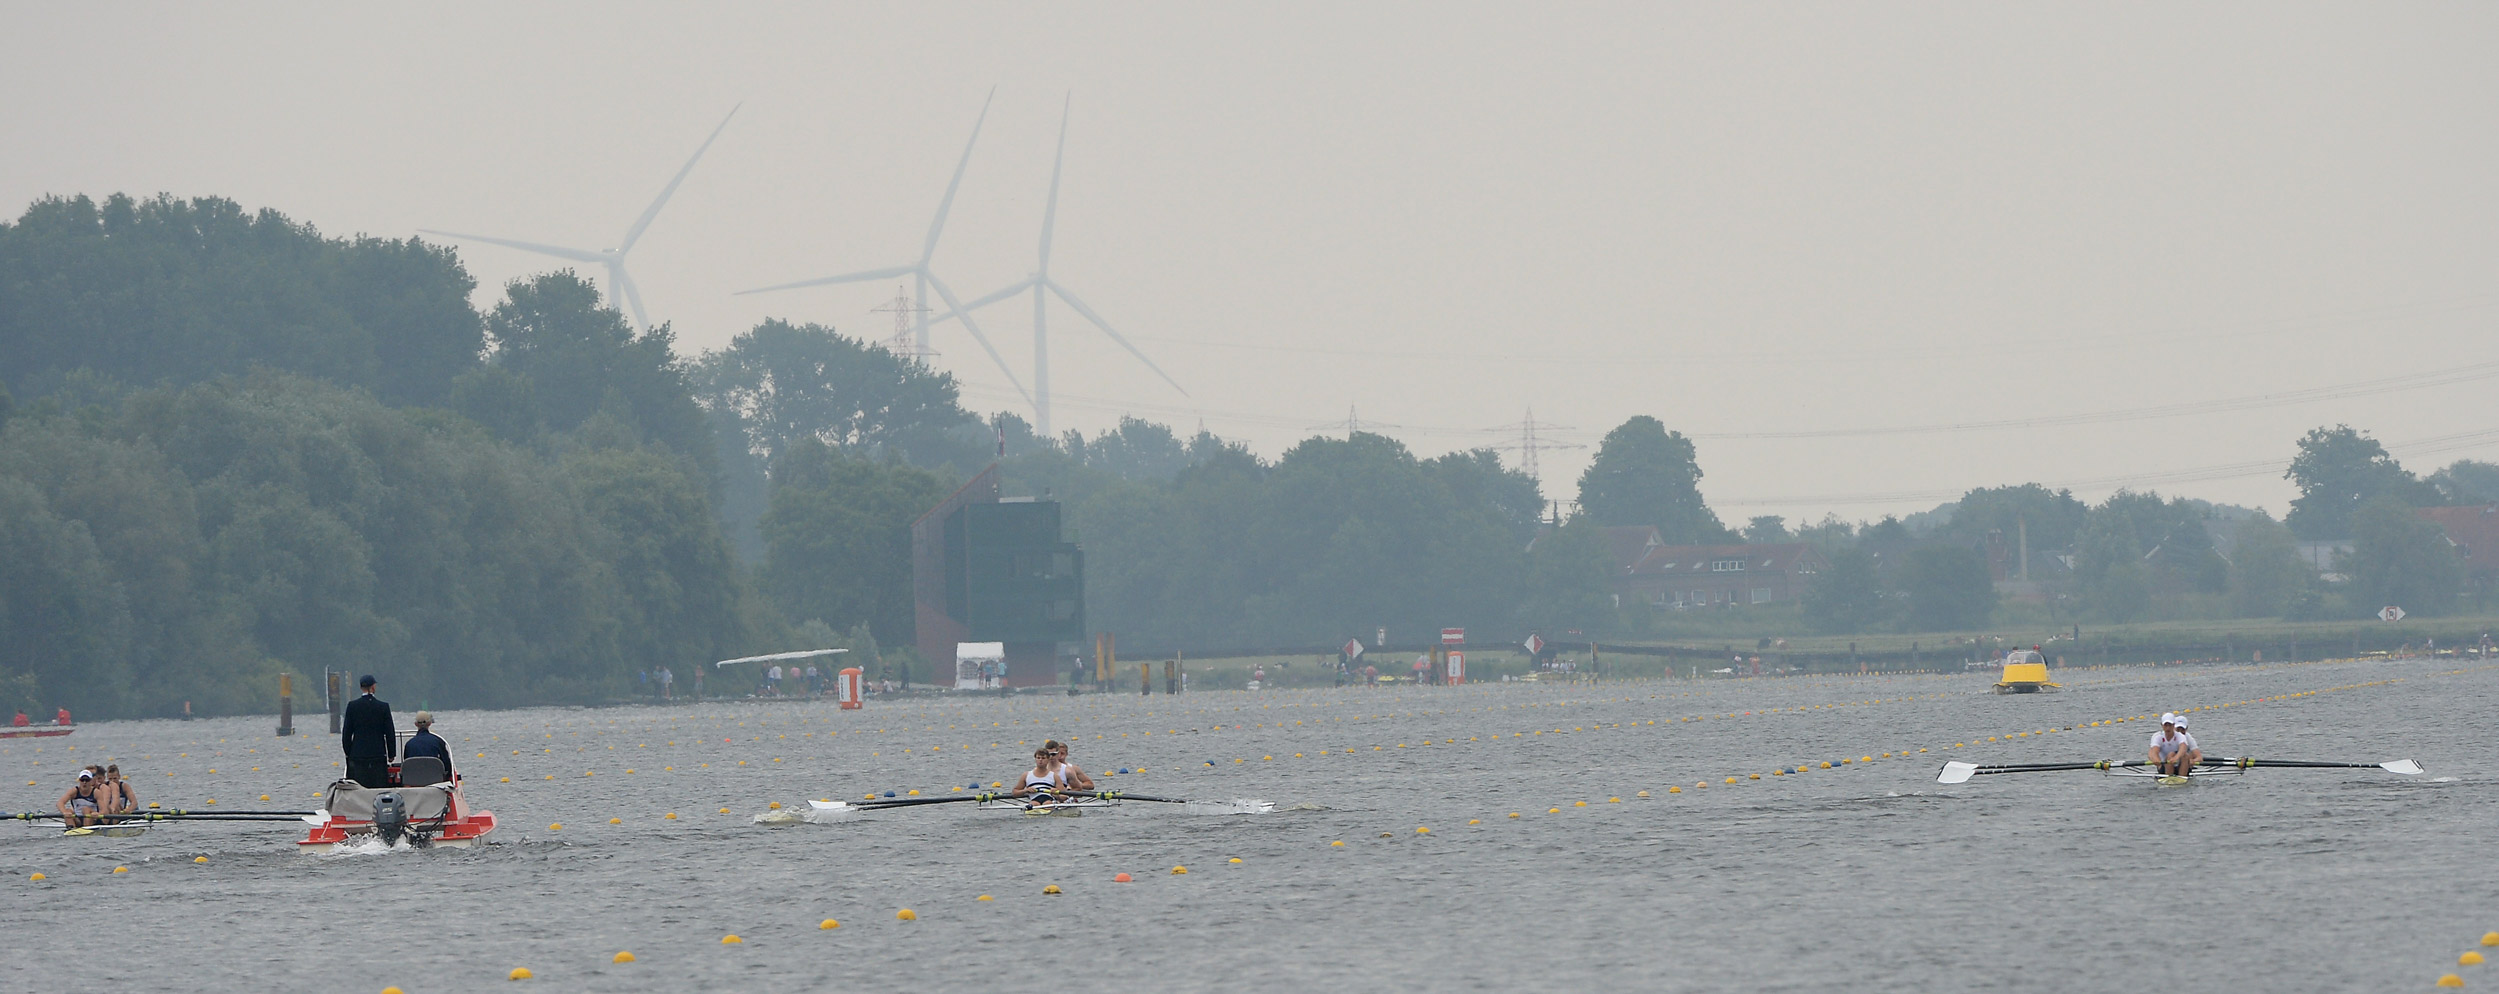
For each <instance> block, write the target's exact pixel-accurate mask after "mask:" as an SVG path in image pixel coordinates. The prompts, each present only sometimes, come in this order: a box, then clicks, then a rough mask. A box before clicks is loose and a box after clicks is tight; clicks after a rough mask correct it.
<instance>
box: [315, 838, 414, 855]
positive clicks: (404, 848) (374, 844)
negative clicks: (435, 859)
mask: <svg viewBox="0 0 2499 994" xmlns="http://www.w3.org/2000/svg"><path fill="white" fill-rule="evenodd" d="M415 851H416V847H415V846H412V845H409V844H408V840H407V839H405V838H402V839H400V840H399V841H397V842H384V841H382V839H381V837H380V836H376V835H351V836H348V837H347V839H346V840H345V841H343V842H338V843H335V844H333V845H331V846H330V851H329V852H327V853H324V854H323V855H328V856H341V857H345V856H381V855H385V854H388V853H403V852H415Z"/></svg>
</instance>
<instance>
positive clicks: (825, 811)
mask: <svg viewBox="0 0 2499 994" xmlns="http://www.w3.org/2000/svg"><path fill="white" fill-rule="evenodd" d="M860 810H861V809H860V808H857V807H854V806H852V805H851V804H850V802H848V801H815V800H810V801H808V802H807V816H806V818H805V821H806V822H807V823H808V824H810V825H824V824H829V823H832V822H837V821H845V820H848V819H849V818H850V817H851V816H853V815H856V814H858V813H859V812H860Z"/></svg>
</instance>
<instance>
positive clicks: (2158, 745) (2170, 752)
mask: <svg viewBox="0 0 2499 994" xmlns="http://www.w3.org/2000/svg"><path fill="white" fill-rule="evenodd" d="M2152 748H2153V749H2155V750H2158V751H2159V752H2160V754H2161V755H2163V756H2175V755H2178V754H2179V753H2181V752H2185V751H2187V750H2191V749H2194V748H2196V745H2195V736H2192V735H2189V734H2187V733H2185V732H2179V733H2178V734H2176V735H2171V734H2169V733H2167V732H2163V733H2161V734H2159V735H2155V736H2152Z"/></svg>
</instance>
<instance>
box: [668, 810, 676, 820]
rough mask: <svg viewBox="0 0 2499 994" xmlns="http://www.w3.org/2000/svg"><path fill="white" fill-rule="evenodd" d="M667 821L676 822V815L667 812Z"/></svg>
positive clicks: (672, 812)
mask: <svg viewBox="0 0 2499 994" xmlns="http://www.w3.org/2000/svg"><path fill="white" fill-rule="evenodd" d="M668 820H669V821H676V820H677V813H676V812H674V811H671V812H669V813H668Z"/></svg>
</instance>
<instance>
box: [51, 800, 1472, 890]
mask: <svg viewBox="0 0 2499 994" xmlns="http://www.w3.org/2000/svg"><path fill="white" fill-rule="evenodd" d="M1510 817H1512V818H1516V817H1518V816H1517V815H1511V816H1510ZM1328 844H1329V845H1331V846H1341V845H1344V844H1345V840H1343V839H1338V840H1336V841H1334V842H1330V843H1328ZM35 879H37V880H41V879H43V874H40V873H38V874H35Z"/></svg>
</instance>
